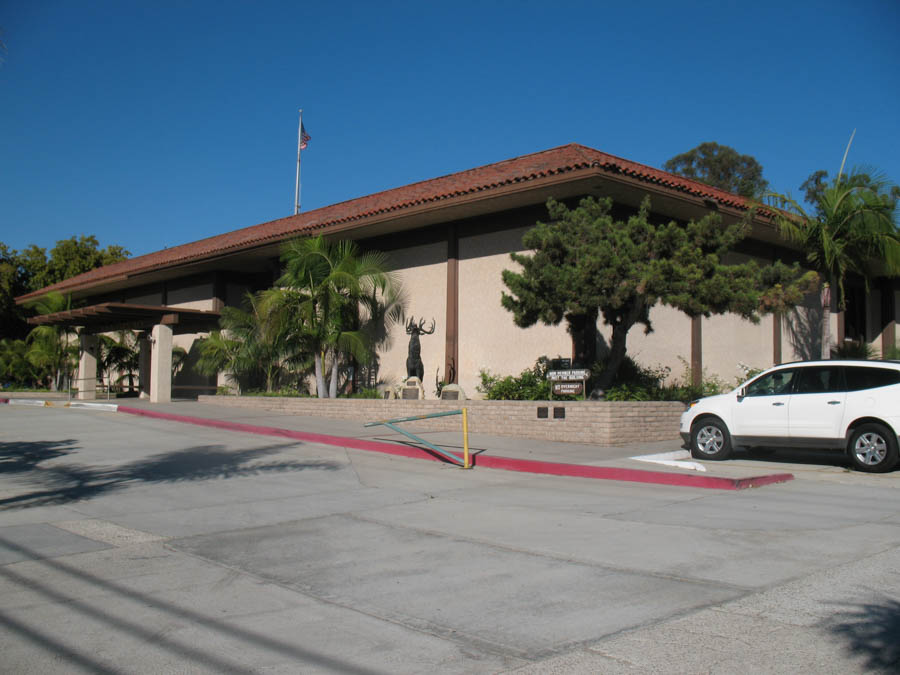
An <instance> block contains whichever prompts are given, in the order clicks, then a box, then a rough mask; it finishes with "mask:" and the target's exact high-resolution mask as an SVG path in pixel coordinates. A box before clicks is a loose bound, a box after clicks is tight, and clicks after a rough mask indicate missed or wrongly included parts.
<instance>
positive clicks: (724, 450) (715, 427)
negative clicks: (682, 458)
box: [691, 417, 731, 459]
mask: <svg viewBox="0 0 900 675" xmlns="http://www.w3.org/2000/svg"><path fill="white" fill-rule="evenodd" d="M691 455H693V456H694V457H695V458H697V459H727V458H728V457H729V456H730V455H731V434H729V433H728V427H726V426H725V423H724V422H723V421H722V420H720V419H718V418H716V417H706V418H704V419H701V420H699V421H697V422H695V423H694V426H692V427H691Z"/></svg>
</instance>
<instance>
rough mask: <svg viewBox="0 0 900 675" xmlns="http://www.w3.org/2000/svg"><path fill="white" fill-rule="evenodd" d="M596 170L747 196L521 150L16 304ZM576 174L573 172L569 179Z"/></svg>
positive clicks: (632, 168)
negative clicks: (516, 154)
mask: <svg viewBox="0 0 900 675" xmlns="http://www.w3.org/2000/svg"><path fill="white" fill-rule="evenodd" d="M591 168H599V169H601V170H602V171H604V172H607V173H610V174H621V175H625V176H629V177H632V178H635V179H638V180H640V181H644V182H647V183H653V184H656V185H661V186H664V187H666V188H669V189H672V190H676V191H679V192H686V193H689V194H692V195H695V196H697V197H700V198H702V199H710V200H713V201H715V202H717V203H719V204H721V205H723V206H730V207H734V208H738V209H747V208H749V206H750V204H749V203H748V200H746V199H745V198H743V197H739V196H738V195H734V194H731V193H729V192H725V191H724V190H719V189H717V188H713V187H710V186H708V185H704V184H703V183H699V182H697V181H694V180H690V179H688V178H682V177H681V176H676V175H674V174H671V173H667V172H665V171H661V170H659V169H654V168H652V167H649V166H645V165H643V164H638V163H637V162H631V161H629V160H626V159H622V158H620V157H615V156H613V155H609V154H606V153H605V152H600V151H599V150H594V149H593V148H589V147H586V146H584V145H579V144H577V143H570V144H568V145H563V146H560V147H558V148H552V149H550V150H544V151H542V152H536V153H533V154H530V155H523V156H521V157H516V158H514V159H508V160H505V161H502V162H497V163H496V164H488V165H486V166H480V167H477V168H475V169H469V170H467V171H460V172H458V173H453V174H449V175H447V176H441V177H440V178H432V179H431V180H425V181H421V182H418V183H412V184H410V185H404V186H403V187H399V188H394V189H392V190H385V191H384V192H377V193H375V194H372V195H368V196H365V197H359V198H357V199H351V200H349V201H345V202H340V203H338V204H332V205H331V206H325V207H322V208H320V209H315V210H314V211H307V212H305V213H300V214H298V215H296V216H289V217H287V218H280V219H278V220H273V221H270V222H268V223H262V224H260V225H253V226H251V227H245V228H243V229H240V230H234V231H232V232H226V233H225V234H220V235H216V236H214V237H208V238H207V239H201V240H199V241H195V242H191V243H188V244H182V245H180V246H175V247H173V248H167V249H164V250H162V251H156V252H155V253H148V254H146V255H142V256H138V257H136V258H130V259H128V260H124V261H122V262H118V263H114V264H112V265H107V266H105V267H100V268H97V269H94V270H91V271H89V272H85V273H83V274H80V275H78V276H75V277H72V278H70V279H66V280H64V281H61V282H59V283H57V284H54V285H53V286H48V287H47V288H43V289H41V290H39V291H35V292H32V293H29V294H27V295H23V296H21V297H19V298H17V301H18V302H24V301H27V300H29V299H33V298H36V297H39V296H41V295H43V294H44V293H46V292H47V291H51V290H56V291H62V292H67V291H68V292H71V291H73V290H79V289H86V288H90V287H91V286H94V285H96V284H99V283H102V282H103V281H107V280H113V279H116V278H122V277H125V276H132V275H136V274H141V273H144V272H149V271H152V270H156V269H160V268H164V267H172V266H176V265H181V264H187V263H191V262H195V261H199V260H203V259H206V258H210V257H215V256H217V255H222V254H225V253H229V252H235V251H240V250H241V249H248V248H253V247H256V246H259V245H263V244H267V243H274V242H279V241H283V240H285V239H289V238H291V237H294V236H298V235H302V234H312V233H315V232H317V231H320V230H327V229H328V228H330V227H334V226H339V225H343V224H350V223H353V222H354V221H360V220H364V219H366V218H369V217H372V216H378V215H382V214H387V213H392V212H398V214H399V213H401V212H403V210H404V209H409V208H411V207H416V206H420V205H428V204H432V203H435V202H440V201H443V200H452V199H454V198H457V197H462V196H466V195H471V194H474V193H478V192H486V191H491V190H495V189H497V188H501V187H503V186H506V185H511V184H514V183H526V182H528V181H531V180H535V179H538V178H545V177H550V176H554V175H559V174H565V173H573V174H577V172H579V171H581V170H585V169H591ZM573 177H577V176H573Z"/></svg>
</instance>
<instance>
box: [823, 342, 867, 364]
mask: <svg viewBox="0 0 900 675" xmlns="http://www.w3.org/2000/svg"><path fill="white" fill-rule="evenodd" d="M831 354H832V356H833V357H834V358H836V359H864V360H866V361H868V360H870V359H877V358H878V351H877V350H876V349H875V348H874V347H873V346H872V345H870V344H869V343H868V342H862V341H859V342H858V341H856V340H847V341H845V342H844V344H842V345H840V346H839V347H837V348H835V349H832V350H831Z"/></svg>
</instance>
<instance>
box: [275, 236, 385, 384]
mask: <svg viewBox="0 0 900 675" xmlns="http://www.w3.org/2000/svg"><path fill="white" fill-rule="evenodd" d="M281 259H282V261H283V262H284V264H285V269H284V274H283V275H282V276H281V278H280V279H279V280H278V285H279V286H280V287H281V288H282V289H284V290H286V291H291V292H293V293H294V294H295V297H296V308H297V317H296V320H297V322H298V325H297V333H298V334H299V335H302V336H303V341H304V342H305V343H306V344H307V345H308V347H309V348H310V349H311V350H312V353H313V362H314V367H315V376H316V389H317V392H318V395H319V397H321V398H325V397H326V391H327V392H328V393H327V396H328V397H331V398H334V397H336V396H337V382H338V374H339V370H340V361H341V358H342V356H343V355H348V354H349V355H350V356H351V357H353V358H355V359H357V360H359V361H362V362H365V361H367V360H368V359H369V357H370V355H371V353H372V350H371V346H372V338H371V337H370V335H369V334H367V333H366V332H365V331H363V330H361V329H360V322H359V316H360V314H359V312H360V302H361V299H362V298H364V297H368V296H369V295H370V294H373V293H374V294H375V295H376V296H377V295H379V294H380V295H383V296H385V297H387V296H388V295H391V294H393V293H394V289H395V288H396V287H397V282H396V280H395V278H394V275H393V274H391V273H390V272H388V270H387V258H386V256H385V255H384V254H383V253H380V252H366V253H361V252H360V251H359V249H358V247H357V246H356V244H354V243H353V242H350V241H337V242H329V241H326V240H325V238H324V237H322V236H318V237H314V238H302V239H294V240H292V241H290V242H288V244H287V245H286V246H285V248H284V251H283V252H282V256H281ZM329 360H330V363H331V378H330V382H329V386H328V389H327V390H326V387H325V377H324V366H325V363H326V362H328V361H329Z"/></svg>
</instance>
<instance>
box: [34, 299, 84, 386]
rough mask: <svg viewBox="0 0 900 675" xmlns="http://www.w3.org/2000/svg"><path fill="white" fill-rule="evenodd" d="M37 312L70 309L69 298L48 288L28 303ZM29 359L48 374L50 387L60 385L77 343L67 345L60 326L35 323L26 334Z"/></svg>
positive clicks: (43, 312)
mask: <svg viewBox="0 0 900 675" xmlns="http://www.w3.org/2000/svg"><path fill="white" fill-rule="evenodd" d="M29 307H31V308H33V309H35V310H36V311H37V313H38V314H53V313H55V312H62V311H65V310H68V309H71V308H72V299H71V297H69V296H64V295H63V294H62V293H59V292H58V291H51V292H49V293H47V295H45V296H43V297H42V298H40V299H38V300H36V301H34V302H33V303H31V304H29ZM26 342H27V343H28V352H27V358H28V361H29V362H30V363H31V364H32V365H33V366H35V367H36V368H39V369H41V370H43V372H45V373H47V374H49V376H50V389H51V391H57V390H59V389H61V388H62V386H63V383H64V381H65V380H67V379H68V377H69V374H70V372H71V371H72V370H73V369H74V362H73V359H74V358H77V356H78V348H77V345H70V344H69V332H68V330H66V329H64V328H60V327H59V326H51V325H49V324H48V325H41V326H36V327H35V328H33V329H32V330H31V332H30V333H28V337H27V338H26Z"/></svg>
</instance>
